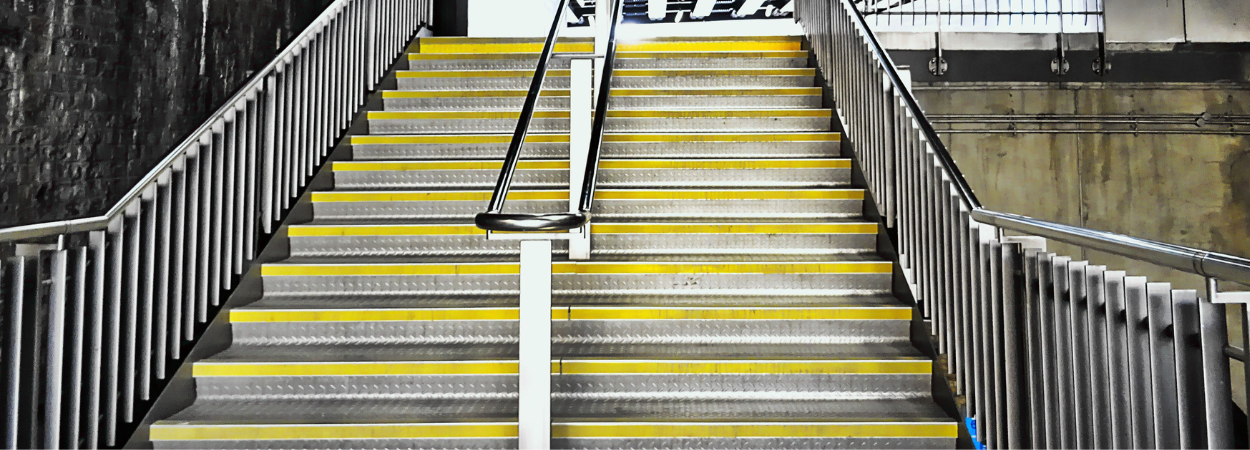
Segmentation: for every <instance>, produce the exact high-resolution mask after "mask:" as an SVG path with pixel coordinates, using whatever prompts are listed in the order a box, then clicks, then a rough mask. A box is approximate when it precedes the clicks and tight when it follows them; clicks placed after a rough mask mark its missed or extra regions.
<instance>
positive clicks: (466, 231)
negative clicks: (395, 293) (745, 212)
mask: <svg viewBox="0 0 1250 450" xmlns="http://www.w3.org/2000/svg"><path fill="white" fill-rule="evenodd" d="M590 227H591V232H592V233H598V234H876V233H877V225H876V224H872V223H782V224H771V223H743V224H721V223H715V224H668V223H597V224H591V226H590ZM485 234H486V231H484V230H482V229H481V228H478V227H476V226H473V225H467V224H466V225H293V226H291V227H290V228H289V229H288V232H287V235H288V236H291V237H335V236H477V235H485Z"/></svg>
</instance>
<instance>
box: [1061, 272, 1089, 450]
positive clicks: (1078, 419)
mask: <svg viewBox="0 0 1250 450" xmlns="http://www.w3.org/2000/svg"><path fill="white" fill-rule="evenodd" d="M1087 267H1089V263H1088V262H1085V261H1079V262H1075V261H1074V262H1072V263H1069V264H1068V274H1067V275H1068V314H1069V316H1068V327H1069V328H1068V329H1069V330H1071V334H1070V335H1069V341H1068V345H1069V350H1070V353H1069V355H1070V356H1069V358H1070V361H1071V364H1072V365H1071V369H1072V392H1073V397H1072V399H1073V402H1072V406H1073V410H1072V411H1073V429H1074V431H1075V432H1076V448H1093V445H1094V434H1093V430H1092V429H1091V428H1090V427H1089V426H1088V425H1087V424H1088V423H1089V420H1090V419H1092V417H1090V413H1091V412H1092V410H1091V407H1090V398H1091V397H1092V396H1093V393H1092V392H1091V388H1090V380H1089V370H1090V369H1089V366H1090V362H1089V348H1088V346H1087V343H1088V342H1089V329H1088V326H1089V305H1088V303H1087V301H1088V296H1087V295H1086V293H1085V279H1086V271H1085V269H1086V268H1087Z"/></svg>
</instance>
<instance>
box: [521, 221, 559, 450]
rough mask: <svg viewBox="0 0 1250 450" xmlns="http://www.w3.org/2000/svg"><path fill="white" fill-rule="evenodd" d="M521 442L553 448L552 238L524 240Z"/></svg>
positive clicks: (522, 244) (522, 443)
mask: <svg viewBox="0 0 1250 450" xmlns="http://www.w3.org/2000/svg"><path fill="white" fill-rule="evenodd" d="M520 287H521V307H520V338H521V342H520V361H519V364H518V366H519V371H520V373H519V377H518V378H519V379H518V386H519V389H520V393H519V394H520V395H519V399H518V406H519V408H520V409H519V411H521V414H520V416H519V418H518V424H517V425H518V432H519V434H518V438H519V439H518V444H519V447H520V448H523V449H548V448H551V241H549V240H530V241H521V286H520Z"/></svg>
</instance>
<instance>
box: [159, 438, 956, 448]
mask: <svg viewBox="0 0 1250 450" xmlns="http://www.w3.org/2000/svg"><path fill="white" fill-rule="evenodd" d="M154 444H155V445H156V448H157V449H170V450H195V449H203V448H206V447H212V448H218V449H223V450H225V449H230V450H234V449H265V450H268V449H274V450H277V449H323V448H352V449H393V448H414V449H482V450H495V449H497V450H508V449H516V448H517V440H516V439H515V438H512V439H504V438H500V439H490V438H452V439H437V438H428V439H336V440H299V441H296V440H266V441H223V440H214V441H156V442H154ZM551 448H554V449H608V448H611V449H621V450H629V449H638V450H652V449H657V448H689V449H724V450H759V449H799V448H822V449H835V448H836V449H856V448H864V449H869V448H927V449H953V448H955V440H954V439H940V438H871V437H868V438H732V439H730V438H723V439H708V438H603V439H594V438H579V439H560V438H555V439H552V440H551Z"/></svg>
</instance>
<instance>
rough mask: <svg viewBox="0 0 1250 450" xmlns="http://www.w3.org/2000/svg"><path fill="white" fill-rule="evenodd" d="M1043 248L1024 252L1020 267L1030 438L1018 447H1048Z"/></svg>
mask: <svg viewBox="0 0 1250 450" xmlns="http://www.w3.org/2000/svg"><path fill="white" fill-rule="evenodd" d="M1041 256H1042V250H1039V249H1029V250H1026V251H1025V255H1024V262H1023V267H1022V270H1023V272H1024V280H1023V281H1024V286H1023V287H1022V289H1023V295H1022V300H1023V301H1024V305H1023V309H1024V313H1025V317H1024V327H1023V330H1022V331H1023V332H1024V335H1025V347H1026V351H1025V357H1026V358H1027V361H1028V362H1027V366H1028V375H1027V377H1028V383H1029V388H1028V396H1027V398H1028V415H1029V423H1028V429H1029V437H1030V440H1029V441H1027V443H1026V442H1024V441H1022V442H1021V445H1020V448H1026V447H1032V448H1047V445H1046V424H1047V422H1048V420H1049V417H1048V416H1047V415H1046V399H1047V397H1046V373H1045V371H1043V364H1044V363H1045V361H1046V356H1045V355H1044V354H1043V350H1042V346H1043V344H1042V339H1043V336H1044V333H1042V330H1043V329H1044V328H1043V327H1042V320H1041V314H1042V307H1041V303H1042V299H1041V289H1042V275H1041V271H1040V267H1041V266H1040V264H1041V262H1040V260H1041Z"/></svg>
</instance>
